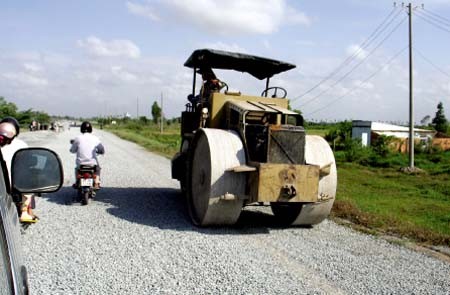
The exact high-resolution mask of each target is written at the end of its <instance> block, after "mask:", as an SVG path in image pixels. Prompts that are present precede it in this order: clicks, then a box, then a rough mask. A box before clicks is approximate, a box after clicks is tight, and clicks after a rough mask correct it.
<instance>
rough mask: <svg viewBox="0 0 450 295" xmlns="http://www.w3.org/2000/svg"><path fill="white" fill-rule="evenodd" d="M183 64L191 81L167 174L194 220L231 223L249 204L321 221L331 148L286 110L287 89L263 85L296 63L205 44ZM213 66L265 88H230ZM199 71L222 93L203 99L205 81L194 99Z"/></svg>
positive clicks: (331, 191) (306, 221) (332, 183)
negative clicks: (250, 91) (244, 91)
mask: <svg viewBox="0 0 450 295" xmlns="http://www.w3.org/2000/svg"><path fill="white" fill-rule="evenodd" d="M184 65H185V66H186V67H189V68H192V69H193V70H194V75H193V86H192V93H191V94H190V95H189V96H188V99H189V101H190V103H188V104H187V105H186V110H185V111H184V112H182V114H181V137H182V142H181V147H180V152H179V153H177V154H176V155H175V157H174V158H173V159H172V178H175V179H177V180H179V181H180V186H181V189H182V191H183V192H184V194H185V195H186V199H187V205H188V210H189V214H190V217H191V220H192V222H193V223H194V224H196V225H199V226H208V225H227V224H228V225H229V224H234V223H235V222H236V221H237V219H238V218H239V215H240V213H241V210H242V208H243V207H244V206H247V205H270V206H271V208H272V212H273V214H274V215H275V217H276V218H277V219H278V220H279V221H280V222H281V223H282V224H285V225H289V224H294V225H313V224H317V223H319V222H321V221H322V220H324V219H325V218H326V217H327V216H328V215H329V213H330V210H331V207H332V205H333V202H334V199H335V195H336V183H337V176H336V175H337V174H336V163H335V159H334V155H333V152H332V150H331V148H330V146H329V145H328V143H327V142H326V141H325V140H324V139H323V138H321V137H319V136H310V135H306V132H305V129H304V128H303V118H302V116H301V115H300V114H298V113H296V112H293V111H290V110H289V109H288V99H287V91H286V89H284V88H282V87H270V86H269V80H270V78H271V77H272V76H274V75H275V74H279V73H282V72H284V71H287V70H290V69H293V68H295V65H293V64H290V63H285V62H281V61H277V60H273V59H268V58H263V57H258V56H252V55H248V54H242V53H234V52H226V51H220V50H211V49H201V50H196V51H194V52H193V53H192V55H191V56H190V57H189V58H188V60H187V61H186V62H185V64H184ZM212 69H225V70H235V71H239V72H245V73H248V74H250V75H252V76H254V77H256V78H257V79H260V80H263V79H265V80H266V83H265V87H264V89H263V91H262V93H261V94H260V95H258V96H251V95H244V94H241V92H230V91H228V85H227V84H226V83H224V82H222V81H218V80H216V78H215V75H214V73H213V72H212ZM198 73H201V74H202V75H204V74H205V73H210V74H212V75H210V76H213V77H214V79H213V81H216V82H215V83H217V85H219V89H220V88H223V90H219V91H217V90H216V91H212V92H211V93H210V94H209V95H206V96H204V95H203V94H204V93H205V91H206V90H205V89H206V88H205V85H206V83H205V84H204V86H203V88H202V90H201V95H198V96H196V95H195V94H196V93H195V92H196V91H195V87H196V74H198ZM202 78H203V80H205V76H202ZM205 81H206V80H205ZM210 89H212V88H210ZM269 94H270V95H269Z"/></svg>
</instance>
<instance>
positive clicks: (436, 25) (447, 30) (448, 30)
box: [416, 13, 450, 33]
mask: <svg viewBox="0 0 450 295" xmlns="http://www.w3.org/2000/svg"><path fill="white" fill-rule="evenodd" d="M416 16H418V17H419V18H421V19H422V20H424V21H425V22H427V23H429V24H430V25H432V26H434V27H436V28H438V29H441V30H443V31H445V32H447V33H450V29H447V28H445V27H443V26H441V25H439V24H436V23H435V22H434V21H433V20H430V18H428V17H427V16H422V15H421V14H420V13H417V14H416Z"/></svg>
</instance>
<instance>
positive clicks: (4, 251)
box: [0, 155, 29, 294]
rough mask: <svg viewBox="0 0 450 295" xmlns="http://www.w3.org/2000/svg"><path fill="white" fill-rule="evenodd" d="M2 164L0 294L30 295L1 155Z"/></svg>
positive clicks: (18, 229) (13, 206)
mask: <svg viewBox="0 0 450 295" xmlns="http://www.w3.org/2000/svg"><path fill="white" fill-rule="evenodd" d="M0 163H1V169H0V254H1V257H0V286H2V288H0V294H28V293H29V291H28V282H27V271H26V268H25V266H24V265H23V263H22V261H21V257H22V255H21V253H20V252H21V251H20V245H19V241H20V227H19V218H18V215H17V209H16V205H15V204H14V203H13V201H12V197H11V195H10V194H9V193H8V189H7V187H6V185H5V183H9V180H8V176H7V175H8V174H7V173H6V174H5V171H6V165H5V162H4V161H3V158H2V157H1V155H0ZM3 286H5V287H3Z"/></svg>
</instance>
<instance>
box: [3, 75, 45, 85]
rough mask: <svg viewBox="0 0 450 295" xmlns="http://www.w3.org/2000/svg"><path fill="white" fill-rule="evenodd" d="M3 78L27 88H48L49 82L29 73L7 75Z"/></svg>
mask: <svg viewBox="0 0 450 295" xmlns="http://www.w3.org/2000/svg"><path fill="white" fill-rule="evenodd" d="M3 77H4V78H6V79H8V80H10V81H12V82H14V83H16V84H18V85H27V86H47V85H48V80H47V79H45V78H41V77H37V76H34V75H32V74H29V73H23V72H19V73H5V74H3Z"/></svg>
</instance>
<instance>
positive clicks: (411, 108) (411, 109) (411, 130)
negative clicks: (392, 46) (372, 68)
mask: <svg viewBox="0 0 450 295" xmlns="http://www.w3.org/2000/svg"><path fill="white" fill-rule="evenodd" d="M406 7H407V8H408V16H409V168H411V169H414V97H413V55H412V9H413V8H412V4H411V3H409V5H407V6H406Z"/></svg>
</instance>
